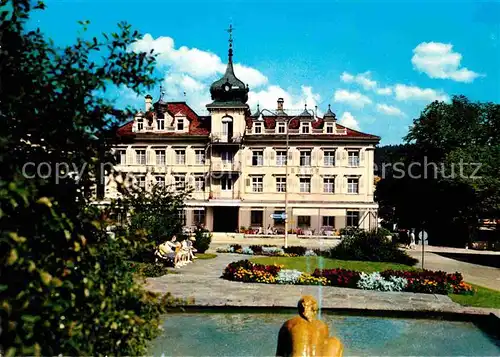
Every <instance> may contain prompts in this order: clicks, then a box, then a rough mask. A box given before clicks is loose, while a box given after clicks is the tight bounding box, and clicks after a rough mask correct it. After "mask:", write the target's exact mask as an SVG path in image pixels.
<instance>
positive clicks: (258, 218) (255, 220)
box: [250, 210, 264, 227]
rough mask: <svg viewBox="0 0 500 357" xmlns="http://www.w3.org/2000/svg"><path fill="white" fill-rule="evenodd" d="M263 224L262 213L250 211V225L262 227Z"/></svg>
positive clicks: (260, 211)
mask: <svg viewBox="0 0 500 357" xmlns="http://www.w3.org/2000/svg"><path fill="white" fill-rule="evenodd" d="M263 224H264V211H262V210H255V211H250V225H252V226H260V227H262V225H263Z"/></svg>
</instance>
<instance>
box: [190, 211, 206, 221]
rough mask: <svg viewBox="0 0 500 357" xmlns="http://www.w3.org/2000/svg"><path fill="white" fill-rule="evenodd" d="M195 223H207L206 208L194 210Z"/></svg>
mask: <svg viewBox="0 0 500 357" xmlns="http://www.w3.org/2000/svg"><path fill="white" fill-rule="evenodd" d="M193 223H194V224H196V225H202V224H205V210H204V209H195V210H194V211H193Z"/></svg>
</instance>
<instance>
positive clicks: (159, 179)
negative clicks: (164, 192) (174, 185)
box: [155, 176, 165, 187]
mask: <svg viewBox="0 0 500 357" xmlns="http://www.w3.org/2000/svg"><path fill="white" fill-rule="evenodd" d="M155 178H156V184H157V185H158V186H161V187H165V177H163V176H156V177H155Z"/></svg>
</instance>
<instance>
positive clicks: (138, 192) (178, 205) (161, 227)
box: [109, 185, 191, 261]
mask: <svg viewBox="0 0 500 357" xmlns="http://www.w3.org/2000/svg"><path fill="white" fill-rule="evenodd" d="M122 191H123V194H124V195H123V197H122V198H121V199H118V200H116V201H114V202H113V204H112V205H111V207H110V209H109V212H110V213H111V214H112V215H118V214H119V215H120V216H122V217H125V216H127V215H128V219H127V221H126V222H125V223H123V224H122V228H123V229H124V230H125V232H126V234H127V236H128V237H130V239H132V240H134V241H135V242H136V243H137V245H136V246H134V250H133V251H129V252H128V257H129V258H132V259H135V260H139V261H141V260H144V261H153V260H154V255H153V253H154V249H155V247H157V246H158V245H159V244H161V243H163V242H165V241H166V240H170V239H171V238H172V236H174V235H176V236H177V238H178V240H179V241H181V240H183V239H185V238H186V237H185V236H184V235H183V234H182V227H183V223H184V222H182V220H181V217H180V214H179V213H180V211H181V210H182V209H184V202H185V199H186V198H187V197H188V196H189V195H190V193H191V190H174V189H173V188H172V187H171V186H161V185H156V186H154V187H153V189H152V190H151V191H146V190H144V189H141V188H128V189H123V190H122Z"/></svg>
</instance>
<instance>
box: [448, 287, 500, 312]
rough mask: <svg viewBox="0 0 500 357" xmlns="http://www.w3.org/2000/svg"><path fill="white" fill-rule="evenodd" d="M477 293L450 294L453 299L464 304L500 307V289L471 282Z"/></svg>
mask: <svg viewBox="0 0 500 357" xmlns="http://www.w3.org/2000/svg"><path fill="white" fill-rule="evenodd" d="M471 285H472V286H473V287H474V288H475V289H477V293H476V294H474V295H457V294H450V295H448V296H449V297H450V298H451V299H452V300H453V301H455V302H456V303H459V304H460V305H463V306H474V307H489V308H494V309H500V291H497V290H492V289H488V288H484V287H482V286H479V285H475V284H471Z"/></svg>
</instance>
